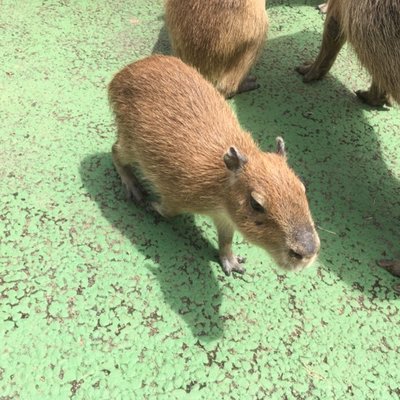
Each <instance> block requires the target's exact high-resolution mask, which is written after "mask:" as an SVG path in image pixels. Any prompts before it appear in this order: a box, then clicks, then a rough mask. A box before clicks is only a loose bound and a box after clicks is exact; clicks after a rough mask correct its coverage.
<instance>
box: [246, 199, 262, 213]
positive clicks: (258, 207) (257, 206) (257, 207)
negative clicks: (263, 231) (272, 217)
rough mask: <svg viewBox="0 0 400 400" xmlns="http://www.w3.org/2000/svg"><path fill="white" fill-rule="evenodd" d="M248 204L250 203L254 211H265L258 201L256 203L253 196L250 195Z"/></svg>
mask: <svg viewBox="0 0 400 400" xmlns="http://www.w3.org/2000/svg"><path fill="white" fill-rule="evenodd" d="M250 205H251V208H252V209H253V210H254V211H257V212H259V213H263V212H265V209H264V207H263V206H262V205H261V204H260V203H258V202H257V201H256V200H255V199H254V198H253V196H250Z"/></svg>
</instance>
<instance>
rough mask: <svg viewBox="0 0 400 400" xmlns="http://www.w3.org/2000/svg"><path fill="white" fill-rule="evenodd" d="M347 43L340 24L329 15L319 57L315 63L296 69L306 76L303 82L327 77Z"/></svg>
mask: <svg viewBox="0 0 400 400" xmlns="http://www.w3.org/2000/svg"><path fill="white" fill-rule="evenodd" d="M345 41H346V39H345V37H344V35H343V33H342V31H341V28H340V26H339V23H338V22H337V20H336V19H335V18H334V17H333V16H332V15H331V14H328V16H327V19H326V21H325V28H324V33H323V38H322V45H321V49H320V51H319V54H318V57H317V58H316V60H315V61H314V62H311V63H310V62H309V63H305V64H303V65H300V66H299V67H297V68H296V71H297V72H299V73H300V74H301V75H304V77H303V81H304V82H311V81H315V80H318V79H321V78H322V77H323V76H325V75H326V74H327V72H328V71H329V70H330V69H331V67H332V65H333V63H334V62H335V60H336V57H337V55H338V53H339V51H340V49H341V48H342V46H343V44H344V43H345Z"/></svg>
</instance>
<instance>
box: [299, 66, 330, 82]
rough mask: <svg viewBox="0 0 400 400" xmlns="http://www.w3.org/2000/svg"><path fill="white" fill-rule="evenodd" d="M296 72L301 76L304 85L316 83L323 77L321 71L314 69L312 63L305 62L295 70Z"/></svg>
mask: <svg viewBox="0 0 400 400" xmlns="http://www.w3.org/2000/svg"><path fill="white" fill-rule="evenodd" d="M296 71H297V72H298V73H299V74H300V75H303V82H304V83H308V82H312V81H317V80H318V79H321V78H322V76H323V75H324V74H323V73H322V72H321V71H319V70H318V69H317V68H315V66H314V63H313V62H306V63H304V64H302V65H299V66H298V67H297V68H296Z"/></svg>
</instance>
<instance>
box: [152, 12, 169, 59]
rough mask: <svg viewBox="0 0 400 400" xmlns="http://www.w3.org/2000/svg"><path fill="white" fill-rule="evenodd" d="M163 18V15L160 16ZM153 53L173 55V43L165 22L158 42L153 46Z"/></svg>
mask: <svg viewBox="0 0 400 400" xmlns="http://www.w3.org/2000/svg"><path fill="white" fill-rule="evenodd" d="M160 18H161V20H163V19H164V18H163V16H161V17H160ZM151 53H152V54H164V55H172V48H171V43H170V42H169V37H168V32H167V27H166V26H165V23H163V25H162V27H161V29H160V32H159V34H158V38H157V41H156V43H155V44H154V46H153V50H152V52H151Z"/></svg>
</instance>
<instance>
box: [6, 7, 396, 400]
mask: <svg viewBox="0 0 400 400" xmlns="http://www.w3.org/2000/svg"><path fill="white" fill-rule="evenodd" d="M317 3H318V2H317V1H312V0H308V1H307V0H297V1H294V0H292V1H290V0H286V1H284V0H275V1H271V4H270V5H269V15H270V30H269V38H268V42H267V46H266V49H265V51H264V53H263V55H262V58H261V60H260V62H259V64H258V65H257V66H256V67H255V69H254V73H255V74H256V75H257V76H258V79H259V82H260V83H261V85H262V88H261V89H259V90H258V91H257V92H252V93H248V94H243V95H241V96H238V97H237V98H235V99H234V100H231V101H230V104H231V105H232V107H233V108H234V110H235V111H236V113H237V115H238V118H239V119H240V122H241V124H242V125H243V127H244V128H246V129H249V130H251V131H252V132H253V134H254V136H255V138H256V139H257V140H259V142H260V143H261V144H262V146H263V148H264V149H272V147H273V143H274V138H275V136H277V135H282V136H283V137H284V138H285V140H286V144H287V148H288V151H289V161H290V164H291V165H292V166H293V167H294V169H295V170H296V171H297V172H298V173H299V174H300V175H301V176H302V177H303V178H304V180H305V182H306V184H307V189H308V196H309V201H310V206H311V208H312V211H313V214H314V217H315V220H316V222H317V225H318V227H319V233H320V237H321V255H320V257H319V260H318V261H317V262H316V263H315V264H314V266H313V267H311V268H310V269H308V270H307V271H305V272H303V273H300V274H294V273H292V274H290V273H287V274H286V273H284V272H283V271H281V270H279V269H277V268H276V267H275V266H274V264H273V263H272V261H271V259H270V258H269V257H268V256H267V255H266V253H265V252H264V251H262V250H260V249H257V248H254V247H251V246H250V245H248V244H247V243H246V242H244V241H243V240H242V238H241V237H240V236H239V235H237V236H236V238H235V248H236V250H237V252H238V253H239V254H241V255H242V256H246V257H247V260H248V263H247V273H246V275H245V276H244V277H243V279H241V278H238V277H226V276H225V275H224V274H223V273H222V272H221V268H220V267H219V265H218V263H217V261H216V260H217V257H216V238H215V231H214V229H213V227H212V226H211V224H210V222H209V221H208V220H206V219H204V218H199V217H196V218H195V219H192V218H191V217H189V216H188V217H179V218H176V219H174V220H172V221H164V220H162V219H161V218H158V217H156V216H154V215H153V214H151V215H150V214H148V213H146V211H145V210H144V209H142V208H140V207H137V206H135V205H134V204H132V203H128V202H126V201H125V197H124V192H123V190H122V187H121V184H120V181H119V178H118V176H117V174H116V172H115V171H114V168H113V166H112V162H111V157H110V147H111V145H112V143H113V140H114V135H115V128H114V125H113V118H112V115H111V113H110V110H109V107H108V104H107V94H106V85H107V83H108V82H109V81H110V79H111V77H112V76H113V74H114V73H115V72H117V71H118V70H119V69H120V68H122V67H123V66H124V65H126V64H127V63H129V62H131V61H133V60H137V59H140V58H142V57H144V56H147V55H149V54H151V53H152V52H166V51H168V40H167V38H166V34H165V29H164V28H163V21H162V1H161V0H157V1H156V0H126V1H122V0H118V1H101V0H98V1H83V0H80V1H78V0H58V1H56V0H52V1H50V0H49V1H47V0H45V1H43V0H40V1H39V0H30V1H23V0H18V1H15V0H14V1H11V0H4V1H2V2H0V11H1V13H0V34H1V41H0V46H1V53H0V69H1V80H0V93H1V102H0V118H1V131H0V132H1V144H0V193H1V198H0V263H1V267H0V301H1V307H0V333H1V336H0V399H3V400H5V399H67V398H74V399H113V400H114V399H175V398H176V399H182V398H188V399H200V398H201V399H214V398H215V399H238V400H239V399H282V400H283V399H323V400H328V399H380V400H381V399H398V398H399V397H400V350H399V345H400V322H399V321H400V312H399V311H400V297H399V296H398V295H396V293H395V292H394V291H393V286H394V285H395V283H396V282H398V281H396V278H394V277H392V276H391V275H389V274H388V273H386V272H385V271H383V270H380V269H379V268H378V267H376V260H377V259H379V258H382V257H392V256H397V257H400V223H399V219H400V190H399V189H400V181H399V178H400V177H399V174H400V153H399V146H400V108H399V107H395V108H391V109H385V110H373V109H370V108H368V107H367V106H363V105H362V104H360V102H359V101H358V100H357V98H356V97H355V95H354V93H353V91H354V90H356V89H362V88H366V87H367V86H368V85H369V78H368V76H367V74H366V73H365V72H364V71H362V70H361V68H360V66H359V65H358V62H357V60H356V58H355V56H354V54H353V53H352V52H351V50H350V49H344V50H343V51H342V53H341V54H340V57H339V59H338V61H337V63H336V64H335V66H334V68H333V70H332V71H331V74H330V75H329V76H328V77H327V78H326V79H325V80H323V81H321V82H318V83H315V84H311V85H304V84H303V83H302V81H301V78H300V77H299V76H298V75H297V74H296V73H295V72H294V67H295V66H296V65H298V64H299V63H300V62H302V61H303V60H307V59H311V58H312V57H313V56H314V55H315V54H316V52H317V49H318V47H319V43H320V36H321V31H322V24H323V16H321V15H320V14H319V13H318V12H317V11H316V10H315V9H314V6H315V5H316V4H317Z"/></svg>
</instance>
